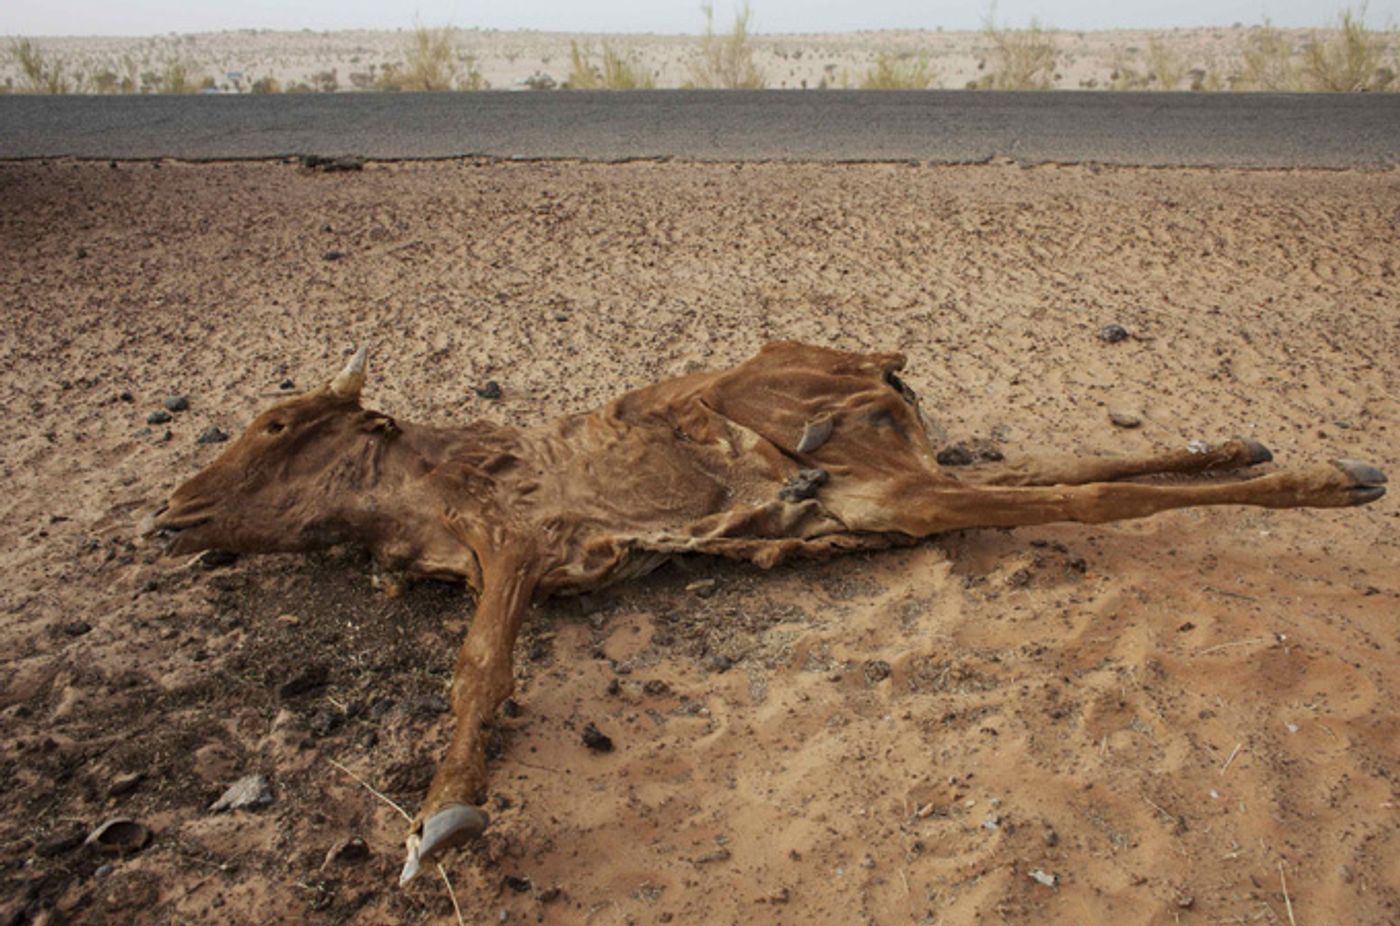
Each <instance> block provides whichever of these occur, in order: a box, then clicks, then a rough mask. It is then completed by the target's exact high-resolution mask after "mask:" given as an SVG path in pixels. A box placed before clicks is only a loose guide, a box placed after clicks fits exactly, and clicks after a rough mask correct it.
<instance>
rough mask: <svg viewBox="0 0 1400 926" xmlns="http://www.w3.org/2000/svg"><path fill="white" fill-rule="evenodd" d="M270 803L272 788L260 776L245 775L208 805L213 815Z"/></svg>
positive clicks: (265, 779)
mask: <svg viewBox="0 0 1400 926" xmlns="http://www.w3.org/2000/svg"><path fill="white" fill-rule="evenodd" d="M271 803H272V787H271V785H269V784H268V783H267V778H265V777H264V776H262V775H256V774H255V775H245V776H243V777H242V778H240V779H238V780H237V781H235V782H234V783H233V784H231V785H229V788H228V790H227V791H225V792H224V793H223V796H222V797H220V798H219V799H218V800H217V801H215V802H214V803H212V804H210V805H209V809H210V810H211V811H213V812H214V813H219V812H221V811H224V810H245V809H248V808H252V807H264V806H266V805H268V804H271Z"/></svg>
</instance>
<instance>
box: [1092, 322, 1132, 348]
mask: <svg viewBox="0 0 1400 926" xmlns="http://www.w3.org/2000/svg"><path fill="white" fill-rule="evenodd" d="M1127 339H1128V329H1127V328H1124V327H1123V326H1122V325H1104V326H1103V327H1102V328H1100V329H1099V340H1100V341H1105V342H1107V343H1109V344H1117V343H1118V342H1119V341H1126V340H1127Z"/></svg>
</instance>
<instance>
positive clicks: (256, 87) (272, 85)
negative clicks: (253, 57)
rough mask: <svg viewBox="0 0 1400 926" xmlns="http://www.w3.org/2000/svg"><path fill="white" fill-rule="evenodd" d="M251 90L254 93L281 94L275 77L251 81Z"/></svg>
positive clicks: (280, 86)
mask: <svg viewBox="0 0 1400 926" xmlns="http://www.w3.org/2000/svg"><path fill="white" fill-rule="evenodd" d="M252 89H253V92H254V93H281V92H282V85H281V84H280V83H278V82H277V78H275V77H259V78H258V79H257V80H255V81H253V88H252Z"/></svg>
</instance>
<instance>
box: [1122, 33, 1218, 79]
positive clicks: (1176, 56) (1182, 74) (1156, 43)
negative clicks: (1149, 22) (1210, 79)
mask: <svg viewBox="0 0 1400 926" xmlns="http://www.w3.org/2000/svg"><path fill="white" fill-rule="evenodd" d="M1133 51H1135V49H1129V50H1128V53H1127V54H1124V53H1121V52H1120V53H1119V54H1118V55H1117V56H1115V58H1114V62H1113V73H1111V74H1110V75H1109V79H1108V89H1110V90H1179V89H1181V83H1182V81H1184V80H1185V79H1186V76H1187V74H1188V73H1190V71H1189V69H1188V68H1187V66H1186V62H1185V59H1183V58H1182V56H1181V55H1180V53H1179V52H1177V51H1176V50H1174V49H1172V48H1170V47H1168V46H1167V45H1166V44H1165V43H1164V42H1162V41H1160V40H1159V39H1153V40H1152V41H1151V42H1149V43H1148V46H1147V54H1146V55H1145V56H1144V57H1143V63H1142V67H1141V68H1139V67H1137V66H1136V64H1134V63H1133V61H1132V60H1131V59H1132V52H1133ZM1202 73H1203V74H1204V73H1205V72H1204V71H1203V72H1202Z"/></svg>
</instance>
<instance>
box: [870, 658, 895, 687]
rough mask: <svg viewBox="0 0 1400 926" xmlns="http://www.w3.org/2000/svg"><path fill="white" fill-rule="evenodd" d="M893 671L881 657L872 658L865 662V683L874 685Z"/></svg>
mask: <svg viewBox="0 0 1400 926" xmlns="http://www.w3.org/2000/svg"><path fill="white" fill-rule="evenodd" d="M892 671H894V670H893V669H892V668H891V667H890V664H889V663H888V662H885V660H883V659H872V660H870V661H869V662H867V663H866V664H865V683H866V684H867V685H875V684H878V683H879V682H883V681H884V680H885V679H887V678H889V677H890V673H891V672H892Z"/></svg>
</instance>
